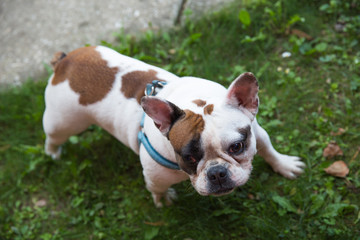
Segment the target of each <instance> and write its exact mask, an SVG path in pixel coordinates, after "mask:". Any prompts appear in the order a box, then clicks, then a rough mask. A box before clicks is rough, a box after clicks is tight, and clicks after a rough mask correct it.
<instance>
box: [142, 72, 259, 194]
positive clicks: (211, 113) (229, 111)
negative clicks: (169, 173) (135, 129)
mask: <svg viewBox="0 0 360 240" xmlns="http://www.w3.org/2000/svg"><path fill="white" fill-rule="evenodd" d="M194 103H196V104H198V106H202V107H203V112H202V113H201V114H198V113H195V112H193V111H191V110H188V109H180V108H179V107H177V106H176V105H175V104H173V103H171V102H168V101H166V100H162V99H160V98H157V97H144V98H143V99H142V103H141V104H142V107H143V108H144V111H145V112H146V114H147V115H148V116H149V117H151V118H152V119H153V121H154V123H155V125H156V127H157V128H158V129H159V130H160V131H161V133H162V134H163V135H164V136H166V137H167V138H168V139H169V141H170V143H171V145H172V146H173V148H174V150H175V155H176V158H177V162H178V164H179V166H180V168H181V169H182V170H183V171H184V172H186V173H187V174H188V175H189V177H190V180H191V183H192V185H193V186H194V188H195V189H196V191H197V192H198V193H199V194H201V195H223V194H227V193H230V192H232V191H233V190H234V189H235V188H236V187H238V186H240V185H243V184H245V183H246V182H247V180H248V179H249V176H250V173H251V170H252V160H253V157H254V155H255V153H256V140H255V136H254V133H253V130H252V122H253V120H254V118H255V116H256V113H257V111H258V105H259V99H258V82H257V80H256V78H255V76H254V75H253V74H252V73H244V74H242V75H240V76H239V77H238V78H237V79H235V80H234V81H233V83H232V84H231V85H230V87H229V88H228V90H227V94H226V96H224V99H223V101H222V103H221V104H219V103H217V104H207V103H206V102H205V101H202V100H199V99H198V100H194Z"/></svg>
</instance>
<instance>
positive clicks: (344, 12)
mask: <svg viewBox="0 0 360 240" xmlns="http://www.w3.org/2000/svg"><path fill="white" fill-rule="evenodd" d="M359 13H360V4H359V2H358V1H355V0H349V1H341V0H330V1H329V0H328V1H326V0H321V1H311V0H306V1H295V0H292V1H289V0H244V1H237V2H234V3H233V4H232V5H231V6H229V7H225V8H224V9H222V10H220V11H218V12H216V13H213V14H208V15H206V16H204V17H202V18H201V19H197V20H196V21H194V20H192V19H193V16H192V14H191V12H189V11H185V18H184V21H183V26H182V27H179V28H177V29H173V30H169V31H158V32H155V31H151V30H149V31H147V32H145V33H143V34H140V35H138V36H136V37H135V36H130V35H126V34H124V33H122V32H121V31H119V33H117V37H118V43H116V44H109V43H107V42H106V41H103V42H102V43H101V44H102V45H106V46H110V47H112V48H113V49H115V50H117V51H119V52H121V53H123V54H126V55H129V56H132V57H135V58H138V59H140V60H143V61H145V62H148V63H150V64H153V65H157V66H160V67H162V68H165V69H167V70H169V71H171V72H173V73H175V74H178V75H180V76H186V75H192V76H197V77H202V78H206V79H210V80H214V81H217V82H219V83H221V84H223V85H225V86H228V85H229V84H230V83H231V81H232V80H233V79H234V78H235V77H236V76H237V75H239V74H240V73H242V72H245V71H251V72H253V73H254V74H255V75H256V76H257V78H258V80H259V85H260V92H259V97H260V110H259V113H258V116H257V118H258V121H259V123H260V124H261V125H262V126H263V127H264V128H265V129H266V130H267V131H268V133H269V135H270V136H271V139H272V141H273V144H274V146H275V147H276V148H277V149H278V150H279V151H280V152H282V153H286V154H290V155H298V156H300V157H301V158H302V160H303V161H304V162H305V163H306V166H307V168H306V170H305V172H304V174H303V175H301V176H300V177H299V178H298V179H296V180H288V179H285V178H283V177H282V176H280V175H278V174H276V173H274V172H273V171H272V169H271V168H270V167H269V166H268V165H267V164H266V163H265V162H264V160H263V159H261V158H260V157H256V158H255V159H254V170H253V173H252V177H251V179H250V181H249V182H248V183H247V184H246V185H245V186H243V187H241V188H238V189H237V190H236V191H234V192H233V193H232V194H230V195H227V196H223V197H202V196H200V195H198V194H197V193H196V192H195V190H194V189H193V188H192V186H191V184H190V183H189V182H184V183H181V184H178V185H176V186H175V189H176V191H177V192H178V196H179V197H178V200H177V201H176V202H175V204H174V205H173V206H170V207H164V208H162V209H157V208H155V206H154V204H153V201H152V199H151V195H150V193H149V192H148V191H147V190H146V189H145V185H144V180H143V176H142V170H141V165H140V162H139V160H138V157H137V156H136V155H135V154H134V153H132V152H131V151H130V150H129V149H127V148H126V147H124V146H123V145H122V144H121V143H119V142H117V141H116V140H115V139H114V138H113V137H112V136H111V135H109V134H108V133H106V132H105V131H103V130H102V129H100V128H98V127H96V126H92V127H90V128H89V129H88V131H86V132H84V133H82V134H81V135H79V136H73V137H71V138H70V140H69V141H68V142H67V143H66V144H64V146H63V156H62V159H61V160H59V161H53V160H52V159H51V158H50V157H48V156H46V155H45V154H44V150H43V144H44V139H45V136H44V133H43V130H42V123H41V121H42V113H43V111H44V97H43V92H44V89H45V86H46V79H41V80H38V81H32V80H29V81H27V82H26V83H25V84H24V85H23V86H21V87H16V88H15V87H14V88H12V89H10V90H1V91H0V239H11V240H14V239H42V240H50V239H66V240H67V239H146V240H151V239H181V240H184V239H187V240H190V239H193V240H195V239H357V240H360V154H359V152H360V131H359V128H360V42H359V41H360V39H359V36H360V14H359ZM85 44H86V43H84V45H85ZM289 55H290V56H289ZM49 60H50V59H49ZM47 69H49V68H48V67H47ZM49 74H50V73H49ZM329 145H330V146H333V147H334V146H335V147H334V148H335V150H334V149H333V150H331V149H330V151H329ZM336 161H343V162H344V163H345V164H346V166H347V167H348V168H349V173H348V174H347V175H346V176H342V177H337V176H334V174H329V173H327V172H326V171H325V169H326V168H328V167H329V166H330V165H331V164H332V163H334V162H336Z"/></svg>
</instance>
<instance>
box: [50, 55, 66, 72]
mask: <svg viewBox="0 0 360 240" xmlns="http://www.w3.org/2000/svg"><path fill="white" fill-rule="evenodd" d="M64 57H66V54H65V53H64V52H57V53H55V54H54V57H53V59H52V60H51V62H50V63H51V66H52V68H53V70H55V68H56V65H58V64H59V62H60V61H61V59H63V58H64Z"/></svg>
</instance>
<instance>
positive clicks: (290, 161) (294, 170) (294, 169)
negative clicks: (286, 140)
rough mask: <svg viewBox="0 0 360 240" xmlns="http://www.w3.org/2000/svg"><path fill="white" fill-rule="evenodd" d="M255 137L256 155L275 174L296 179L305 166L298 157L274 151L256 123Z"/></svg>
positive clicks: (267, 136)
mask: <svg viewBox="0 0 360 240" xmlns="http://www.w3.org/2000/svg"><path fill="white" fill-rule="evenodd" d="M253 128H254V131H255V136H256V147H257V151H258V152H257V154H259V155H260V156H261V157H263V158H264V159H265V161H266V162H267V163H269V164H270V165H271V167H272V168H273V170H274V171H275V172H278V173H280V174H281V175H283V176H284V177H286V178H290V179H293V178H296V177H297V176H298V175H300V174H301V173H302V172H303V168H304V167H305V164H304V163H303V162H302V161H301V160H300V158H299V157H295V156H288V155H285V154H281V153H279V152H278V151H276V150H275V149H274V147H273V146H272V144H271V141H270V138H269V135H268V134H267V132H266V131H265V130H264V129H263V128H262V127H261V126H260V125H259V124H258V123H257V121H256V119H255V120H254V123H253Z"/></svg>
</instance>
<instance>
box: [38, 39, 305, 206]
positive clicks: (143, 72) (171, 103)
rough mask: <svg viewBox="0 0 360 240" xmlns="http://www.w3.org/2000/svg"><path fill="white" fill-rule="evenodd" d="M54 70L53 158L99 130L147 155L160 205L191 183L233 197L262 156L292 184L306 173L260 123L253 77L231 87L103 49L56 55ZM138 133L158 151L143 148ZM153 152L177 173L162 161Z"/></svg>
mask: <svg viewBox="0 0 360 240" xmlns="http://www.w3.org/2000/svg"><path fill="white" fill-rule="evenodd" d="M51 64H52V66H53V69H54V74H53V75H52V76H51V77H50V78H49V80H48V85H47V87H46V90H45V105H46V108H45V112H44V115H43V127H44V132H45V134H46V141H45V152H46V154H48V155H50V156H52V158H54V159H58V158H60V154H61V145H62V144H63V143H64V142H65V141H66V140H67V139H68V138H69V137H70V136H72V135H75V134H79V133H81V132H83V131H84V130H86V129H87V128H88V127H89V126H90V125H92V124H96V125H98V126H100V127H102V128H103V129H105V130H106V131H107V132H109V133H110V134H112V135H113V136H114V137H115V138H116V139H118V140H119V141H120V142H122V143H123V144H125V145H126V146H128V147H129V148H131V149H132V150H133V151H134V152H135V153H136V154H138V155H139V156H140V161H141V164H142V167H143V175H144V178H145V182H146V187H147V189H148V190H149V191H150V192H151V194H152V197H153V200H154V203H155V205H156V206H157V207H161V206H163V202H162V199H163V198H164V200H165V203H166V204H167V205H169V204H171V203H172V200H174V198H175V197H176V195H175V193H174V191H173V190H172V188H170V187H171V186H172V185H173V184H176V183H179V182H181V181H184V180H187V179H190V181H191V184H192V186H193V187H194V188H195V190H196V191H197V192H198V193H199V194H201V195H203V196H207V195H215V196H220V195H224V194H228V193H231V192H232V191H233V190H234V189H235V188H236V187H239V186H241V185H244V184H245V183H246V182H247V181H248V179H249V177H250V173H251V171H252V160H253V158H254V155H255V154H256V153H258V154H259V155H260V156H261V157H263V158H264V159H265V161H266V162H268V163H269V164H270V165H271V167H272V168H273V170H274V171H275V172H278V173H280V174H281V175H283V176H285V177H287V178H289V179H293V178H296V177H297V176H298V175H300V174H301V173H302V172H303V170H304V167H305V164H304V163H303V162H302V161H301V160H300V158H299V157H295V156H288V155H284V154H280V153H279V152H277V151H276V150H275V149H274V148H273V146H272V144H271V142H270V138H269V136H268V134H267V132H266V131H265V130H264V129H263V128H262V127H261V126H260V125H259V124H258V122H257V120H256V114H257V112H258V107H259V98H258V89H259V87H258V81H257V79H256V78H255V76H254V75H253V74H252V73H243V74H241V75H240V76H239V77H237V78H236V79H235V80H234V81H233V82H232V83H231V85H230V86H229V88H228V89H226V88H225V87H223V86H222V85H220V84H218V83H215V82H212V81H209V80H205V79H201V78H196V77H178V76H176V75H174V74H172V73H170V72H168V71H166V70H164V69H161V68H158V67H155V66H151V65H149V64H146V63H144V62H141V61H139V60H136V59H133V58H130V57H128V56H124V55H121V54H119V53H117V52H116V51H114V50H112V49H109V48H107V47H104V46H89V47H82V48H79V49H76V50H74V51H72V52H70V53H69V54H67V55H66V54H65V53H61V52H59V53H56V54H55V56H54V59H53V60H52V62H51ZM154 80H156V82H155V83H154ZM149 88H150V89H151V91H150V94H149V93H147V94H145V92H146V89H149ZM146 95H147V96H146ZM144 113H146V116H144V115H145V114H144ZM143 116H144V118H143ZM139 133H140V134H143V135H142V136H146V139H147V141H148V142H147V144H148V145H150V146H151V147H150V148H151V149H152V150H151V149H150V150H149V149H147V148H146V146H145V145H146V144H145V143H143V144H142V142H139V138H138V134H139ZM152 152H155V155H156V154H157V155H160V157H161V158H163V159H165V161H167V163H169V164H173V165H174V166H175V167H174V168H171V167H170V168H169V167H167V166H166V164H161V162H158V161H155V160H154V159H155V158H156V157H154V154H152Z"/></svg>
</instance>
